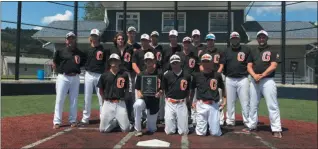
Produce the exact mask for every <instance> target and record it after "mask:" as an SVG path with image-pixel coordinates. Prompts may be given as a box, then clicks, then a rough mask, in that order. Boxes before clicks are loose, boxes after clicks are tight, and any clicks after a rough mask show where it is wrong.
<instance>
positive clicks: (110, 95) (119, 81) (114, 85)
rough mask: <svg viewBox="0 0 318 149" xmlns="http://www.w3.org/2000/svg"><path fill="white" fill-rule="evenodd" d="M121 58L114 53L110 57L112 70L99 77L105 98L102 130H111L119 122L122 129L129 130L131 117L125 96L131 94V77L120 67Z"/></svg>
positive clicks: (102, 94)
mask: <svg viewBox="0 0 318 149" xmlns="http://www.w3.org/2000/svg"><path fill="white" fill-rule="evenodd" d="M120 62H121V59H120V57H119V55H117V54H115V53H113V54H111V55H110V57H109V62H108V63H109V64H110V70H109V71H107V72H105V73H104V74H103V75H102V76H101V77H100V79H99V82H98V87H99V91H100V95H101V96H102V98H103V100H104V101H103V107H102V114H101V121H100V126H99V130H100V132H110V131H112V130H113V129H114V128H115V127H116V126H117V122H118V124H119V127H120V128H121V130H122V131H126V132H127V131H129V126H130V124H129V119H128V114H127V109H126V104H125V101H124V100H125V99H126V98H125V96H129V84H128V82H129V78H128V75H127V73H125V72H124V71H123V70H121V69H120V67H119V65H120Z"/></svg>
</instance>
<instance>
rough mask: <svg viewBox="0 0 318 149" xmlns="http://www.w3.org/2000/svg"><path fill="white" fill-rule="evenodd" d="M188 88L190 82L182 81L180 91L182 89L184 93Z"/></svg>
mask: <svg viewBox="0 0 318 149" xmlns="http://www.w3.org/2000/svg"><path fill="white" fill-rule="evenodd" d="M187 87H188V81H187V80H183V79H182V80H181V82H180V89H181V90H182V91H184V90H186V89H187Z"/></svg>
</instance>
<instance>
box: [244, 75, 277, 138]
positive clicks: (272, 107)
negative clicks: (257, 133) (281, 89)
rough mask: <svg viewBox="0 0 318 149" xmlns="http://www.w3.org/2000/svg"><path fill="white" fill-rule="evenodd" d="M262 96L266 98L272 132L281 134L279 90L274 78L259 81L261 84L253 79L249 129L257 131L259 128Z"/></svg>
mask: <svg viewBox="0 0 318 149" xmlns="http://www.w3.org/2000/svg"><path fill="white" fill-rule="evenodd" d="M261 94H262V95H263V96H264V98H265V101H266V105H267V109H268V113H269V120H270V123H271V129H272V131H274V132H281V131H282V127H281V120H280V111H279V103H278V101H277V88H276V83H275V81H274V79H273V78H263V79H261V80H260V81H259V83H255V81H254V79H251V83H250V96H251V101H250V112H249V123H248V127H249V128H250V129H256V127H257V122H258V107H259V102H260V100H261Z"/></svg>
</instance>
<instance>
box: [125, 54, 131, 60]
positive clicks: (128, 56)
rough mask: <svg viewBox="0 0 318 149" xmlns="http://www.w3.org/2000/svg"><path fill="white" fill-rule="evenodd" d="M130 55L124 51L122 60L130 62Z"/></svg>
mask: <svg viewBox="0 0 318 149" xmlns="http://www.w3.org/2000/svg"><path fill="white" fill-rule="evenodd" d="M130 57H131V55H130V54H129V53H125V56H124V61H125V62H130Z"/></svg>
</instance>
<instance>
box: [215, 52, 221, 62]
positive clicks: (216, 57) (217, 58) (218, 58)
mask: <svg viewBox="0 0 318 149" xmlns="http://www.w3.org/2000/svg"><path fill="white" fill-rule="evenodd" d="M219 61H220V55H219V54H216V55H214V63H216V64H218V63H219Z"/></svg>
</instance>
